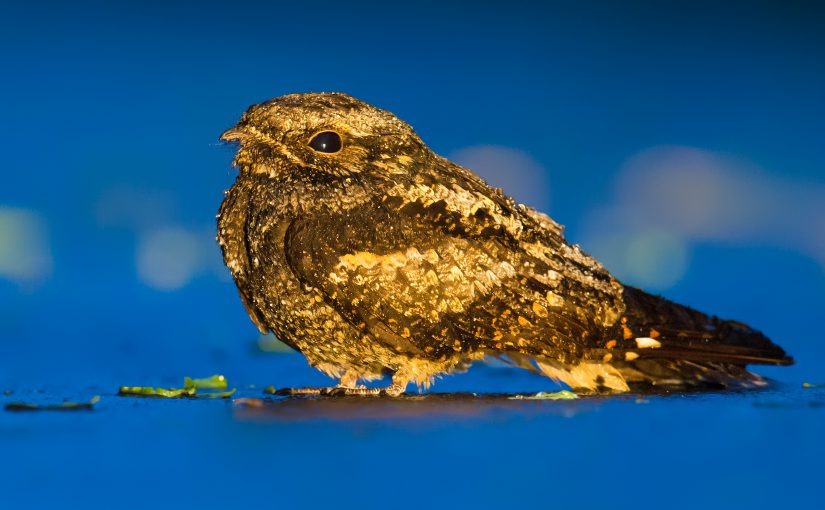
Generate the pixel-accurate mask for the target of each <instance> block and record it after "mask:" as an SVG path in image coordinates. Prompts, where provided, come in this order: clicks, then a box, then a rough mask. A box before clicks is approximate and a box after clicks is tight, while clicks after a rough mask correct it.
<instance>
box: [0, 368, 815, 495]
mask: <svg viewBox="0 0 825 510" xmlns="http://www.w3.org/2000/svg"><path fill="white" fill-rule="evenodd" d="M300 363H303V360H302V359H301V357H300V356H297V355H282V356H275V357H274V358H272V359H271V361H270V363H269V364H270V365H274V366H276V367H280V368H281V369H283V370H288V369H289V367H298V365H299V364H300ZM182 375H185V374H181V378H182ZM190 375H191V374H190ZM195 375H198V374H195ZM200 375H205V374H200ZM134 382H135V381H108V382H105V381H104V382H101V381H95V382H94V383H91V382H90V383H89V384H87V385H83V384H76V383H72V384H71V386H69V387H64V386H61V385H59V384H48V385H44V386H42V387H25V388H24V387H20V388H4V389H6V390H10V391H11V394H9V395H6V394H3V393H0V402H2V403H3V404H5V403H8V402H11V401H18V400H24V401H28V402H34V403H41V404H47V403H56V402H60V401H62V400H63V399H64V398H67V399H70V400H77V401H84V400H88V399H89V398H90V397H91V396H93V395H100V396H101V400H100V401H99V402H98V403H97V404H96V405H95V408H94V410H92V411H75V412H57V411H50V412H10V411H2V412H0V451H2V452H3V463H2V468H0V507H2V508H57V507H61V506H68V504H69V503H70V502H75V503H80V504H82V506H84V507H86V508H115V507H116V508H149V507H152V506H157V504H158V502H162V503H163V504H162V505H161V506H163V507H168V508H188V507H198V508H243V507H244V506H248V505H254V506H256V507H260V506H261V505H262V503H263V504H267V505H269V506H271V507H273V508H293V507H316V506H317V507H326V508H345V507H358V508H379V507H381V508H428V507H431V506H433V505H436V506H454V507H462V508H466V507H467V506H466V505H473V506H483V507H490V506H496V507H500V508H504V507H505V506H509V505H517V504H528V503H529V504H530V506H531V507H533V508H550V507H553V508H565V507H576V508H578V507H584V508H608V507H609V508H635V507H639V506H647V505H654V504H655V505H657V506H666V507H667V508H693V509H695V508H703V507H713V506H719V505H722V504H724V505H725V506H726V507H727V508H778V507H782V508H804V507H808V508H814V507H815V506H814V505H815V502H816V501H817V500H818V499H819V498H818V497H817V496H816V494H817V493H818V489H817V487H818V486H819V484H820V483H821V480H822V469H821V467H822V465H823V454H825V439H823V434H824V433H825V427H823V424H825V419H823V418H825V388H822V387H816V388H802V386H801V383H800V384H797V383H795V382H793V383H792V382H778V383H776V384H774V385H773V386H772V387H771V388H770V389H768V390H765V391H759V392H749V393H730V394H719V393H709V394H689V395H627V396H615V397H606V398H605V397H591V398H587V397H585V398H581V399H578V400H568V401H547V400H545V401H535V400H513V399H510V398H508V397H507V396H506V395H504V396H502V395H495V394H492V393H485V390H486V391H488V392H489V391H493V389H494V388H495V389H496V390H497V391H504V392H515V391H527V392H530V391H537V390H540V389H548V384H547V383H546V381H545V380H544V379H541V378H538V377H534V376H533V375H531V374H528V373H522V372H521V371H512V370H506V369H502V368H496V367H488V366H479V367H475V368H474V369H473V370H471V372H470V373H469V374H466V375H462V376H454V377H450V378H447V379H445V380H443V381H441V383H440V384H439V385H438V386H437V387H436V388H435V389H436V390H438V391H439V393H435V394H429V395H424V396H416V395H414V394H410V395H408V396H406V397H404V398H402V399H397V400H395V399H357V398H322V399H285V398H278V397H271V396H266V395H264V394H263V392H262V389H263V385H260V386H251V382H250V381H245V380H240V378H237V377H236V378H235V380H232V378H230V380H229V383H230V386H234V387H237V388H238V392H237V393H236V395H235V396H236V397H238V398H254V399H258V398H261V399H263V401H262V402H260V403H261V404H262V405H261V406H242V405H238V404H237V403H233V401H232V400H161V399H141V398H124V397H118V396H116V395H115V392H116V390H117V387H118V386H119V385H120V384H124V383H134ZM139 382H140V383H146V384H165V385H166V386H174V385H180V382H179V381H178V378H177V376H175V377H169V378H166V379H162V380H154V381H139ZM263 382H264V383H268V382H273V381H263ZM549 389H553V388H552V387H550V388H549ZM473 390H481V392H480V393H476V394H475V395H474V394H473V393H467V392H468V391H473ZM443 392H446V393H443ZM7 393H8V391H7Z"/></svg>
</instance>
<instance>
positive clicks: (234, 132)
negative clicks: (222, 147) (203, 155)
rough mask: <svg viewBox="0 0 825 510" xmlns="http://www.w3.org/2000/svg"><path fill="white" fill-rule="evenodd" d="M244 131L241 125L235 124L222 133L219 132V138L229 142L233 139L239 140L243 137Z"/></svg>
mask: <svg viewBox="0 0 825 510" xmlns="http://www.w3.org/2000/svg"><path fill="white" fill-rule="evenodd" d="M245 134H246V132H245V131H244V129H243V128H242V127H239V126H235V127H232V128H229V129H227V130H226V131H224V132H223V133H221V138H220V139H221V140H223V141H224V142H231V141H233V140H240V139H242V138H243V137H244V135H245Z"/></svg>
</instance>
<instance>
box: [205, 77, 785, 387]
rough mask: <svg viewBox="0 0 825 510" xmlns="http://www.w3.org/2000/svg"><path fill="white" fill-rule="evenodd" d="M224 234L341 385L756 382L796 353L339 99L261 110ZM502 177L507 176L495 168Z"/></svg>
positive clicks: (254, 110)
mask: <svg viewBox="0 0 825 510" xmlns="http://www.w3.org/2000/svg"><path fill="white" fill-rule="evenodd" d="M222 139H223V140H228V141H237V142H239V145H240V148H239V150H238V154H237V156H236V157H235V160H234V163H235V165H236V166H237V167H238V169H239V175H238V179H237V181H236V182H235V184H234V185H233V186H232V188H231V189H230V190H229V191H228V192H227V193H226V197H225V199H224V202H223V204H222V206H221V209H220V213H219V215H218V240H219V241H220V244H221V248H222V250H223V255H224V260H225V262H226V264H227V266H229V268H230V270H231V272H232V275H233V277H234V278H235V282H236V283H237V287H238V291H239V293H240V295H241V299H242V300H243V303H244V305H245V307H246V309H247V311H248V312H249V315H250V317H251V318H252V321H253V322H254V323H255V324H256V325H257V326H258V328H259V329H260V330H261V331H262V332H268V331H272V332H274V333H275V335H276V336H277V337H278V338H280V339H281V340H283V341H284V342H286V343H287V344H288V345H290V346H292V347H293V348H295V349H297V350H299V351H300V352H302V353H303V354H305V355H306V357H307V359H308V360H309V362H310V363H311V364H312V365H313V366H315V367H317V368H319V369H320V370H322V371H324V372H326V373H327V374H329V375H330V376H334V377H341V383H340V385H339V387H340V388H342V391H344V392H346V393H353V394H373V393H376V391H374V390H367V389H364V388H361V387H359V386H357V383H358V380H370V379H374V378H378V377H380V376H382V374H385V373H391V374H393V384H392V385H391V386H390V387H388V388H387V391H386V393H389V394H398V393H400V392H402V391H403V390H404V388H406V386H407V384H408V383H409V382H414V383H417V384H418V385H420V386H427V385H429V384H430V383H431V382H432V380H433V378H434V377H435V376H437V375H439V374H442V373H447V372H450V371H455V370H459V369H462V368H464V367H466V366H467V365H468V364H469V363H471V362H472V361H473V360H476V359H480V358H483V357H485V356H491V355H492V356H498V357H501V358H502V359H505V360H507V361H509V362H510V363H512V364H514V365H516V366H520V367H522V368H527V369H530V370H535V371H538V372H541V373H544V374H546V375H548V376H550V377H552V378H554V379H557V380H560V381H563V382H565V383H567V384H568V385H570V386H572V387H574V388H583V389H589V390H603V389H608V390H614V391H625V390H627V389H629V384H633V383H639V384H657V385H662V384H666V385H703V384H714V385H723V386H724V385H729V384H730V383H732V382H736V381H744V382H745V383H758V382H759V381H760V379H759V378H758V376H755V375H753V374H751V373H749V372H747V371H746V370H745V368H744V367H745V365H747V364H751V363H765V364H787V363H791V362H792V360H791V359H790V358H789V357H787V356H786V355H785V353H784V351H783V350H782V349H781V348H779V347H778V346H776V345H774V344H773V343H771V342H770V340H768V339H767V338H766V337H765V336H763V335H762V334H761V333H758V332H756V331H754V330H752V329H750V328H749V327H747V326H745V325H743V324H739V323H735V322H731V321H723V320H719V319H717V318H715V317H709V316H707V315H704V314H702V313H699V312H696V311H694V310H691V309H689V308H686V307H683V306H680V305H677V304H675V303H672V302H670V301H667V300H665V299H662V298H659V297H656V296H652V295H649V294H645V293H644V292H642V291H640V290H638V289H634V288H632V287H626V286H623V285H622V284H621V283H620V282H618V281H617V280H616V279H614V278H613V277H612V276H611V275H610V273H608V272H607V271H606V270H605V269H604V268H603V267H602V266H601V265H600V264H599V263H598V262H597V261H596V260H594V259H593V258H591V257H590V256H589V255H587V254H586V253H584V252H583V251H582V250H581V249H580V248H579V247H578V246H576V245H570V244H568V243H567V242H566V240H565V238H564V235H563V232H562V227H561V226H560V225H558V224H557V223H555V222H554V221H553V220H551V219H550V218H549V217H547V216H545V215H543V214H541V213H539V212H537V211H534V210H532V209H530V208H529V207H526V206H524V205H521V204H517V203H516V202H514V201H513V199H511V198H510V197H508V196H506V195H504V194H503V193H502V192H501V191H500V190H498V189H495V188H492V187H490V186H489V185H487V184H486V183H485V182H484V181H482V180H481V179H480V178H479V177H477V176H476V175H474V174H473V173H472V172H470V171H469V170H467V169H465V168H462V167H460V166H458V165H456V164H454V163H452V162H450V161H448V160H446V159H444V158H442V157H440V156H438V155H436V154H435V153H433V152H432V151H430V149H429V148H428V147H427V146H426V145H425V144H424V143H423V142H422V141H421V139H420V138H419V137H418V136H417V135H416V134H415V132H414V131H413V130H412V128H411V127H410V126H408V125H407V124H405V123H404V122H402V121H401V120H399V119H398V118H396V117H395V116H393V115H392V114H391V113H389V112H386V111H384V110H380V109H378V108H375V107H373V106H370V105H368V104H366V103H363V102H361V101H358V100H357V99H355V98H353V97H350V96H348V95H346V94H338V93H328V94H327V93H325V94H293V95H288V96H283V97H279V98H276V99H273V100H270V101H267V102H265V103H261V104H258V105H254V106H252V107H250V108H249V109H248V110H247V111H246V113H244V115H243V117H242V118H241V120H240V122H239V123H238V124H237V125H236V126H235V127H234V128H232V129H230V130H228V131H226V132H225V133H224V134H223V135H222ZM502 171H503V172H506V169H502Z"/></svg>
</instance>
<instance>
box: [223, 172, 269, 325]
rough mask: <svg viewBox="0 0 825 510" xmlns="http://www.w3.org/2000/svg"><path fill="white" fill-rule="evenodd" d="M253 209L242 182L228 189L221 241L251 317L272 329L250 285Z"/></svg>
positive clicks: (227, 261)
mask: <svg viewBox="0 0 825 510" xmlns="http://www.w3.org/2000/svg"><path fill="white" fill-rule="evenodd" d="M248 209H249V192H248V190H246V189H245V188H244V187H243V185H242V184H241V183H236V184H235V186H232V188H231V189H230V190H229V191H227V193H226V197H225V199H224V201H223V202H222V203H221V209H220V211H219V212H218V218H219V219H218V242H219V243H220V245H221V252H222V253H223V259H224V262H225V263H226V265H227V267H228V268H229V270H230V271H231V273H232V276H233V277H234V280H235V285H236V286H237V287H238V294H239V295H240V296H241V302H242V303H243V306H244V308H245V309H246V312H247V313H248V314H249V318H250V319H252V322H253V323H254V324H255V326H256V327H257V328H258V330H259V331H260V332H261V333H267V332H269V328H268V327H267V326H266V321H265V320H264V317H263V314H262V313H261V312H260V310H258V308H257V307H256V306H255V304H254V302H253V300H252V296H251V295H250V294H249V290H248V289H249V285H247V272H248V271H249V250H248V249H247V246H246V234H245V225H246V221H247V216H248V215H247V211H248Z"/></svg>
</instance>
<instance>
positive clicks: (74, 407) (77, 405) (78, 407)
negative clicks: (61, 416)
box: [5, 395, 100, 411]
mask: <svg viewBox="0 0 825 510" xmlns="http://www.w3.org/2000/svg"><path fill="white" fill-rule="evenodd" d="M99 401H100V396H98V395H95V396H94V397H92V398H91V399H89V401H88V402H63V403H61V404H46V405H40V404H33V403H31V402H9V403H8V404H6V407H5V408H6V411H91V410H92V409H94V406H95V404H97V403H98V402H99Z"/></svg>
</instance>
